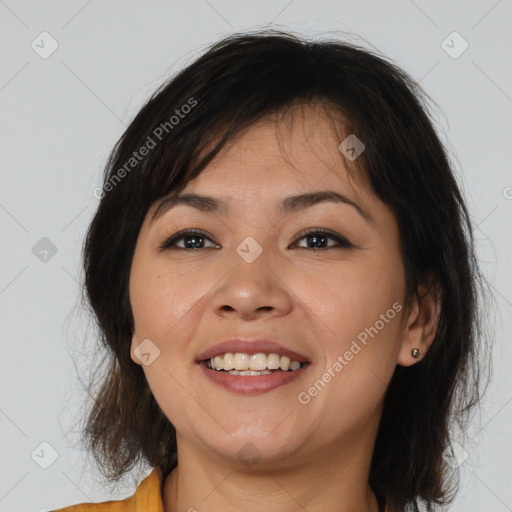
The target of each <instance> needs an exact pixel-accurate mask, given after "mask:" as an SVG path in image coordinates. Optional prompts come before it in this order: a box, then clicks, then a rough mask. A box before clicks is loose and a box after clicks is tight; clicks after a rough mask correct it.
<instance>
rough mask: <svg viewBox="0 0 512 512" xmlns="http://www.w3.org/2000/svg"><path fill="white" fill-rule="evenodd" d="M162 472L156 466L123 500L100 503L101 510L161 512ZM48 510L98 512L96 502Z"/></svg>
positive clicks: (114, 511) (107, 511)
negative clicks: (148, 511)
mask: <svg viewBox="0 0 512 512" xmlns="http://www.w3.org/2000/svg"><path fill="white" fill-rule="evenodd" d="M161 484H162V472H161V471H160V469H159V468H158V467H156V468H154V469H153V471H152V472H151V473H150V474H149V475H148V476H147V477H146V478H145V479H144V480H143V481H142V482H141V483H140V484H139V486H138V487H137V489H136V491H135V493H134V494H133V495H132V496H130V497H129V498H126V499H124V500H117V501H105V502H102V503H101V512H143V511H147V510H151V511H152V512H163V501H162V493H161ZM49 512H98V504H97V503H80V504H78V505H71V506H69V507H65V508H59V509H58V510H51V511H49Z"/></svg>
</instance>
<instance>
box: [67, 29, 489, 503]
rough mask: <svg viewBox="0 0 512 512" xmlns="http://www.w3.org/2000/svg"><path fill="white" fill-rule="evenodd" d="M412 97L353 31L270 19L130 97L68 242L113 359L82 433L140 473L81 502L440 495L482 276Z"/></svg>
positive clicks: (462, 211) (88, 443) (461, 207)
mask: <svg viewBox="0 0 512 512" xmlns="http://www.w3.org/2000/svg"><path fill="white" fill-rule="evenodd" d="M424 98H425V95H424V93H422V91H421V89H420V88H419V86H418V85H417V84H415V83H414V81H413V80H412V79H411V78H410V77H409V76H408V75H407V74H406V73H404V72H403V71H402V70H400V69H399V68H398V67H396V66H395V65H393V64H391V63H389V62H388V61H386V60H385V59H383V58H382V57H379V56H377V55H376V54H374V53H371V52H369V51H368V50H365V49H363V48H360V47H356V46H354V45H351V44H348V43H344V42H339V41H316V42H311V41H307V40H304V39H301V38H300V37H296V36H294V35H292V34H289V33H284V32H281V31H276V30H267V31H261V32H252V33H246V34H234V35H231V36H229V37H227V38H225V39H223V40H222V41H220V42H218V43H216V44H214V45H212V46H211V47H210V48H209V49H208V51H206V52H205V53H204V54H203V55H202V56H200V57H199V58H198V59H197V60H196V61H195V62H193V63H191V64H190V65H189V66H187V67H186V68H185V69H184V70H182V71H181V72H180V73H179V74H178V75H177V76H175V77H174V78H173V79H172V80H171V81H170V82H169V83H167V84H164V85H163V86H162V87H161V88H160V89H159V90H158V91H157V92H156V93H155V94H153V96H152V97H151V98H150V99H149V101H148V102H147V103H146V105H145V106H144V107H143V108H142V109H141V111H140V112H139V113H138V115H137V116H136V117H135V119H134V120H133V122H132V123H131V124H130V126H129V127H128V128H127V130H126V132H125V133H124V135H123V136H122V137H121V139H120V140H119V142H118V143H117V144H116V146H115V148H114V150H113V151H112V154H111V157H110V160H109V162H108V165H107V168H106V172H105V176H104V184H103V187H102V189H101V191H100V192H101V194H100V196H101V201H100V204H99V207H98V210H97V212H96V214H95V217H94V219H93V221H92V223H91V225H90V227H89V231H88V233H87V237H86V241H85V245H84V269H85V276H86V279H85V290H86V294H87V295H86V298H87V300H88V303H89V304H90V306H91V309H92V311H93V313H94V315H95V316H96V319H97V322H98V325H99V327H100V329H101V334H102V341H103V343H104V345H105V346H106V348H107V350H108V353H109V357H110V359H109V361H110V364H109V371H108V372H107V373H106V374H105V375H104V376H103V381H102V385H101V387H100V389H99V391H98V392H97V393H96V399H95V402H94V404H93V407H92V408H91V410H90V411H89V414H88V417H87V424H86V426H85V428H84V441H85V444H84V446H85V447H86V448H87V449H88V450H90V452H91V453H93V454H94V456H95V457H96V459H97V461H98V462H99V463H100V465H101V470H102V471H103V473H104V475H105V477H106V478H108V479H110V480H111V481H113V480H115V479H117V478H119V477H120V476H122V475H123V474H125V473H126V472H127V471H129V470H130V469H131V468H133V466H134V464H135V463H136V462H137V461H139V460H140V459H141V458H142V460H143V461H144V462H146V463H148V464H149V465H150V466H151V467H153V468H154V470H153V472H152V473H151V474H150V475H149V476H148V477H147V478H146V479H145V480H144V482H143V483H141V484H140V486H139V487H138V488H137V491H136V493H135V495H134V496H133V497H131V498H129V499H128V500H124V501H118V502H109V503H106V504H102V510H155V511H157V510H160V511H165V512H176V511H178V510H179V511H184V510H188V511H193V510H198V511H201V510H210V511H217V510H223V511H231V510H233V511H234V510H246V511H257V510H272V511H275V512H281V511H287V512H288V511H295V510H307V511H309V512H313V511H325V510H331V511H333V512H334V511H336V512H348V511H354V510H357V511H364V512H377V511H379V512H382V511H384V510H385V511H386V512H391V511H403V510H405V507H411V508H409V509H410V510H415V511H418V510H419V506H420V505H423V506H425V507H426V508H425V510H429V511H431V510H435V508H434V507H435V506H436V505H442V504H448V503H450V502H451V500H452V499H453V495H454V490H455V488H456V479H455V476H456V470H457V464H456V463H454V460H455V459H456V457H455V459H454V457H453V456H452V457H450V454H453V452H454V450H453V445H452V444H451V442H452V440H453V437H452V432H451V430H450V429H451V427H452V426H457V425H458V426H459V427H461V428H464V425H465V424H466V423H465V422H467V421H468V420H469V412H470V410H471V409H472V406H473V405H475V404H476V403H477V402H478V400H479V398H480V382H479V379H478V378H477V377H478V376H479V365H480V364H481V363H482V361H481V360H478V359H477V354H478V351H479V343H481V336H480V328H479V300H478V299H479V294H478V292H479V291H480V290H482V289H483V284H484V279H483V278H482V276H481V274H480V272H479V269H478V265H477V263H476V260H475V256H474V248H473V238H472V229H471V223H470V221H469V216H468V212H467V209H466V206H465V203H464V200H463V197H462V195H461V192H460V190H459V187H458V185H457V182H456V179H455V178H454V174H453V171H452V169H451V165H450V162H449V159H448V157H447V154H446V151H445V149H444V148H443V145H442V144H441V142H440V140H439V138H438V136H437V134H436V132H435V130H434V128H433V125H432V122H431V121H430V119H429V115H428V110H427V107H426V102H425V100H424ZM457 446H458V445H457ZM178 454H179V456H178ZM455 462H457V461H456V460H455ZM91 507H95V508H96V505H94V504H89V505H87V504H84V505H75V506H72V507H68V508H66V509H62V510H66V511H82V510H89V509H91V510H92V508H91Z"/></svg>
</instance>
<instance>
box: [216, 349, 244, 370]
mask: <svg viewBox="0 0 512 512" xmlns="http://www.w3.org/2000/svg"><path fill="white" fill-rule="evenodd" d="M218 369H219V368H217V370H218ZM248 369H249V356H248V355H247V354H239V353H238V352H237V353H236V354H235V370H248Z"/></svg>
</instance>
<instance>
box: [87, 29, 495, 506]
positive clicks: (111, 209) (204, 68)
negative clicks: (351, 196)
mask: <svg viewBox="0 0 512 512" xmlns="http://www.w3.org/2000/svg"><path fill="white" fill-rule="evenodd" d="M427 98H428V96H427V95H426V94H425V93H424V92H423V91H422V89H421V88H420V87H419V85H418V84H417V83H415V82H414V80H412V79H411V77H410V76H409V75H407V74H406V73H405V72H404V71H402V70H401V69H400V68H399V67H398V66H396V65H395V64H392V63H391V62H390V61H389V60H386V59H384V58H383V57H380V56H378V55H377V53H376V52H371V51H369V50H367V49H365V48H363V47H359V46H357V45H355V44H351V43H347V42H342V41H338V40H327V39H325V40H315V41H312V40H307V39H304V38H302V37H300V36H296V35H292V34H291V33H286V32H282V31H278V30H261V31H255V32H250V33H242V34H233V35H230V36H228V37H226V38H224V39H223V40H221V41H219V42H217V43H215V44H213V45H212V46H210V47H209V48H208V49H207V51H205V52H204V53H203V54H202V55H201V56H200V57H199V58H197V59H196V60H195V61H194V62H192V63H191V64H190V65H188V66H186V67H185V68H184V69H183V70H182V71H180V72H179V73H178V74H177V75H176V76H174V77H173V78H172V79H171V80H169V81H168V82H167V83H165V84H163V85H162V86H161V87H160V88H159V89H158V90H157V91H156V92H155V93H154V94H153V95H152V96H151V97H150V98H149V100H148V101H147V102H146V104H145V105H144V106H143V108H142V109H141V110H140V111H139V113H138V114H137V115H136V117H135V118H134V119H133V121H132V122H131V123H130V125H129V126H128V128H127V129H126V131H125V132H124V134H123V135H122V136H121V138H120V140H119V141H118V142H117V143H116V145H115V147H114V148H113V150H112V153H111V155H110V157H109V160H108V162H107V165H106V169H105V173H104V177H103V190H102V194H101V200H100V203H99V206H98V209H97V211H96V213H95V215H94V218H93V220H92V222H91V224H90V226H89V229H88V232H87V235H86V239H85V242H84V247H83V265H84V272H85V285H84V296H83V301H84V305H85V306H86V307H87V308H88V310H89V311H90V313H91V314H92V315H93V317H94V319H95V322H96V324H97V327H98V332H99V335H100V336H99V337H100V340H101V342H102V344H103V347H104V349H106V351H107V359H106V360H107V364H106V367H105V371H104V372H103V374H101V375H100V376H99V378H97V372H94V375H93V378H92V379H91V384H90V388H89V389H90V390H91V394H92V395H93V396H94V398H93V402H92V406H91V408H90V410H89V411H88V414H87V418H86V425H85V427H84V429H83V434H84V436H83V441H84V446H85V447H86V449H87V450H88V451H90V452H91V453H93V454H94V457H95V459H96V460H97V462H98V463H99V465H100V468H101V470H102V472H103V474H104V475H105V476H106V477H107V479H109V480H111V481H113V480H116V479H119V478H120V477H121V476H122V475H123V474H124V473H126V472H127V471H129V470H130V469H131V468H133V467H134V465H135V464H136V463H137V462H138V461H144V462H146V463H148V464H149V465H151V466H153V467H156V466H158V467H159V468H160V469H161V470H162V473H163V475H164V477H165V476H167V475H168V474H169V473H170V472H171V471H172V469H173V468H174V467H175V466H176V464H177V454H176V433H175V429H174V427H173V425H172V424H171V423H170V421H169V420H168V419H167V417H166V416H165V415H164V414H163V412H162V411H161V409H160V408H159V406H158V404H157V403H156V401H155V398H154V397H153V395H152V393H151V391H150V389H149V386H148V384H147V381H146V379H145V376H144V372H143V369H142V368H141V366H139V365H137V364H135V363H134V362H133V361H132V360H131V358H130V343H131V337H132V333H133V327H134V322H133V316H132V311H131V306H130V300H129V293H128V292H129V286H128V285H129V275H130V267H131V262H132V257H133V253H134V248H135V244H136V240H137V236H138V233H139V230H140V227H141V224H142V222H143V220H144V218H145V215H146V213H147V212H148V209H149V208H150V207H151V206H152V205H153V204H154V203H155V202H156V201H158V200H159V199H161V198H162V197H164V196H166V195H169V194H178V193H179V192H180V191H181V190H182V189H183V188H184V187H185V186H186V184H187V183H188V182H189V181H190V180H191V179H193V178H195V177H197V176H198V175H199V173H200V172H201V171H202V170H203V169H204V168H205V166H206V165H208V163H209V162H211V161H212V159H213V158H214V157H215V155H216V154H217V153H218V152H219V150H220V149H221V148H222V147H223V146H224V145H225V144H226V143H227V142H228V141H232V140H234V138H235V136H236V135H237V134H239V133H241V132H242V130H244V129H247V128H248V127H250V126H251V125H252V124H254V123H255V122H256V121H258V120H260V119H262V118H263V117H265V116H268V115H270V114H275V113H283V112H287V111H289V110H290V109H291V107H292V105H297V104H299V105H308V104H311V103H312V102H317V103H318V102H319V103H320V104H322V105H324V107H325V111H326V114H327V113H329V112H338V113H340V114H342V116H343V119H344V120H345V121H344V122H345V126H344V127H343V130H345V133H346V134H348V133H353V134H355V135H356V136H357V137H358V138H359V139H360V140H361V141H364V144H365V146H366V148H365V151H364V152H363V153H362V154H361V156H360V157H359V158H358V159H357V161H356V162H353V164H354V165H352V167H353V172H355V171H356V169H357V172H358V173H359V176H360V178H362V177H364V179H365V181H366V183H368V186H369V187H370V188H371V190H372V191H373V192H374V193H375V194H376V196H378V197H379V198H380V199H381V200H382V201H383V202H384V203H386V204H387V205H388V206H389V207H390V208H391V209H392V211H393V212H394V214H395V216H396V219H397V222H398V226H399V229H400V235H401V244H402V247H401V251H402V255H403V261H404V267H405V268H404V272H405V277H406V283H407V289H406V298H407V301H408V303H410V301H411V300H412V298H413V297H414V295H415V294H416V293H417V288H416V285H417V284H418V283H419V282H421V281H423V280H425V279H426V277H427V276H429V275H430V276H433V277H434V282H435V283H436V285H437V286H438V287H439V289H440V291H441V298H442V307H441V313H440V320H439V325H438V329H437V332H436V336H435V339H434V342H433V344H432V346H431V348H430V350H429V351H428V353H427V354H426V356H425V357H424V358H423V359H422V360H420V361H419V362H417V363H416V364H414V365H412V366H410V367H403V366H399V365H398V366H397V367H396V369H395V372H394V375H393V377H392V380H391V382H390V384H389V387H388V390H387V392H386V397H385V403H384V409H383V414H382V418H381V422H380V427H379V431H378V435H377V439H376V443H375V448H374V453H373V458H372V463H371V469H370V475H369V482H370V485H371V486H372V489H373V490H374V492H375V493H376V495H377V496H378V497H379V499H382V497H386V500H387V502H388V503H389V504H390V505H391V506H393V507H395V508H396V509H398V510H402V509H403V508H404V507H405V506H410V507H412V508H411V510H414V511H419V505H420V504H421V503H423V504H424V505H425V506H426V510H428V511H432V510H434V508H433V507H434V505H435V504H445V503H449V502H450V500H451V499H452V497H453V495H451V494H450V493H451V492H452V491H454V489H455V487H456V486H457V485H456V484H458V479H456V470H455V469H452V467H451V466H450V465H449V464H447V462H446V460H445V459H446V458H447V457H446V453H448V452H449V451H450V449H449V448H450V443H451V442H452V441H453V434H452V432H451V427H452V426H459V427H460V429H461V431H462V432H464V429H465V427H466V426H467V424H468V422H469V419H470V416H469V413H470V411H472V409H473V408H474V406H475V405H476V404H477V403H478V402H479V401H480V398H481V396H482V391H481V387H482V382H483V379H482V372H481V370H482V368H484V367H485V365H487V364H489V365H490V357H488V355H487V353H486V352H485V349H486V344H485V341H486V340H485V336H483V332H482V330H481V321H482V319H483V315H482V314H481V302H480V293H479V292H483V290H484V285H485V284H486V282H485V279H484V278H483V277H482V275H481V273H480V272H479V269H478V265H477V260H476V257H475V250H474V242H473V234H472V225H471V221H470V218H469V214H468V212H467V209H466V206H465V204H464V200H463V197H462V194H461V191H460V189H459V186H458V184H457V181H456V178H455V176H454V172H453V170H452V164H451V163H450V161H449V157H448V155H447V151H446V149H445V148H444V146H443V144H442V143H441V141H440V139H439V137H438V135H437V134H436V131H435V129H434V127H433V125H434V123H433V121H432V120H431V118H430V114H429V108H428V104H427ZM150 141H151V142H150ZM142 147H147V148H148V149H149V151H145V152H144V153H145V154H144V156H142V155H141V153H142V152H141V151H140V148H142ZM134 152H137V155H138V156H137V157H136V158H135V157H134ZM139 157H140V158H139ZM356 163H357V167H356V165H355V164H356ZM123 169H124V171H122V170H123ZM482 296H483V295H482ZM103 353H104V350H103ZM489 372H490V367H489ZM489 374H490V373H489ZM93 384H95V385H96V386H97V387H96V388H95V389H94V391H92V389H93ZM446 450H447V451H446Z"/></svg>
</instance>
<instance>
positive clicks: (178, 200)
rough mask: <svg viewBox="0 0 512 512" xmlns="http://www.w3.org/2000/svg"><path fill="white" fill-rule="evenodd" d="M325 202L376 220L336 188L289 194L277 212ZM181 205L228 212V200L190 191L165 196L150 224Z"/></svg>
mask: <svg viewBox="0 0 512 512" xmlns="http://www.w3.org/2000/svg"><path fill="white" fill-rule="evenodd" d="M323 202H333V203H341V204H347V205H349V206H352V207H353V208H354V209H355V210H356V211H357V212H358V213H359V215H361V216H362V217H363V218H364V219H365V220H366V221H368V222H370V223H373V222H374V219H373V217H372V216H371V215H370V214H369V213H368V212H367V211H366V210H364V209H363V208H362V207H361V206H360V205H359V204H357V203H356V202H355V201H353V200H352V199H350V198H348V197H346V196H345V195H343V194H341V193H339V192H335V191H334V190H320V191H317V192H306V193H304V194H295V195H291V196H287V197H285V198H283V199H282V200H281V202H280V203H279V204H278V205H277V212H278V213H279V214H281V215H285V214H289V213H294V212H298V211H300V210H305V209H306V208H310V207H311V206H313V205H316V204H319V203H323ZM179 205H185V206H189V207H191V208H195V209H196V210H199V211H201V212H205V213H217V214H220V215H227V214H228V202H227V201H224V200H221V199H217V198H215V197H211V196H204V195H200V194H192V193H188V194H182V195H178V196H172V197H166V198H164V199H163V200H162V202H161V203H160V204H159V205H158V207H157V209H156V211H155V212H154V214H153V216H152V217H151V221H150V224H151V223H152V222H154V221H155V220H156V219H157V218H158V217H160V216H162V215H163V214H164V213H165V212H167V211H169V210H171V209H172V208H175V207H177V206H179Z"/></svg>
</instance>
